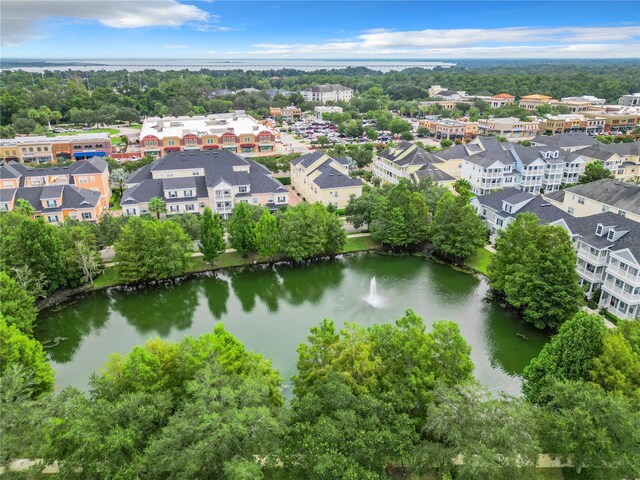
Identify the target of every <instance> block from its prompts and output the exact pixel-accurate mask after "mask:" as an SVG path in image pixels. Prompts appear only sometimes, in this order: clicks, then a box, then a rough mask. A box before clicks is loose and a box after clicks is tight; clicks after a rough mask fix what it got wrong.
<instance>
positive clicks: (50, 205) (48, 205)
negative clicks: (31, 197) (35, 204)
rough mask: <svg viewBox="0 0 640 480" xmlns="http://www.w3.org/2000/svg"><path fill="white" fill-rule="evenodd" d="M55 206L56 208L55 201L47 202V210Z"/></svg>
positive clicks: (56, 203)
mask: <svg viewBox="0 0 640 480" xmlns="http://www.w3.org/2000/svg"><path fill="white" fill-rule="evenodd" d="M57 206H58V201H57V200H47V208H51V207H57Z"/></svg>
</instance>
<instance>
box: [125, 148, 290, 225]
mask: <svg viewBox="0 0 640 480" xmlns="http://www.w3.org/2000/svg"><path fill="white" fill-rule="evenodd" d="M154 197H158V198H160V199H162V200H163V201H164V202H165V203H166V206H167V213H168V214H169V215H174V214H181V213H201V212H202V211H203V210H204V208H205V207H209V208H211V210H213V211H214V212H216V213H217V214H218V215H220V216H221V217H223V218H228V217H229V216H230V215H231V212H232V211H233V207H234V205H235V204H236V203H242V202H244V203H250V204H252V205H260V206H263V207H265V208H268V209H269V210H271V211H275V210H277V209H278V208H281V207H283V206H285V205H288V203H289V192H288V190H287V189H286V188H285V187H284V186H283V185H282V184H281V183H280V182H279V181H277V180H276V179H274V178H273V177H272V173H271V172H270V171H269V170H268V169H267V168H266V167H264V166H262V165H260V164H259V163H257V162H255V161H253V160H251V159H249V158H243V157H241V156H239V155H236V154H234V153H232V152H230V151H228V150H194V151H184V152H169V153H167V154H166V155H165V156H164V157H162V158H161V159H159V160H156V161H155V162H153V163H151V164H149V165H146V166H145V167H142V168H141V169H139V170H136V171H135V172H133V173H132V174H131V175H130V176H129V178H128V179H127V182H126V190H125V192H124V194H123V196H122V201H121V202H120V205H121V207H122V213H123V214H124V215H132V216H138V215H141V214H144V213H147V212H148V211H149V201H150V200H151V199H152V198H154Z"/></svg>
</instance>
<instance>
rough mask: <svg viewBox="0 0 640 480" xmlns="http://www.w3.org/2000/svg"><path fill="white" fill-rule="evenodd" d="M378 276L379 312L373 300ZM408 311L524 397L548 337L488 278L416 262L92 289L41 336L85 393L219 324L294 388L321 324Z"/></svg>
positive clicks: (325, 265)
mask: <svg viewBox="0 0 640 480" xmlns="http://www.w3.org/2000/svg"><path fill="white" fill-rule="evenodd" d="M373 277H375V279H376V282H375V283H376V290H377V299H378V300H379V302H374V303H375V305H376V306H375V307H373V306H372V305H371V304H370V303H368V302H367V299H368V296H369V293H370V285H371V279H372V278H373ZM407 308H413V309H414V310H415V311H416V313H418V314H419V315H420V316H422V317H423V318H424V320H425V323H426V324H427V325H430V324H431V323H432V322H433V321H434V320H440V319H443V320H452V321H455V322H457V323H458V324H459V325H460V330H461V333H462V335H463V336H464V338H465V339H466V340H467V342H469V343H470V344H471V346H472V352H471V356H472V358H473V362H474V364H475V376H476V378H477V379H478V380H479V381H480V382H481V383H483V384H484V385H486V386H487V387H489V388H490V389H491V390H503V391H505V392H507V393H511V394H519V392H520V386H521V381H520V378H519V375H520V374H521V373H522V370H523V369H524V367H525V366H526V365H527V364H528V363H529V361H530V360H531V358H533V357H534V356H536V355H537V354H538V353H539V351H540V350H541V348H542V346H543V345H544V343H545V342H546V341H547V337H546V335H545V334H544V333H542V332H539V331H537V330H535V329H533V328H532V327H530V326H528V325H527V324H525V323H524V322H523V321H522V320H521V319H519V318H518V316H517V315H516V314H514V313H513V312H511V311H509V310H507V309H505V308H503V307H501V306H500V305H499V304H498V303H497V302H495V301H493V300H491V299H490V297H489V287H488V285H487V282H486V280H485V279H484V278H478V277H475V276H473V275H469V274H466V273H462V272H458V271H455V270H453V269H452V268H450V267H448V266H446V265H440V264H437V263H433V262H430V261H427V260H425V259H422V258H418V257H411V256H407V257H391V256H384V255H378V254H362V255H357V256H351V257H348V258H343V259H335V260H330V261H329V260H328V261H322V262H316V263H312V264H309V265H304V266H289V265H284V264H283V265H277V266H265V267H260V266H258V267H249V268H242V269H235V270H228V271H219V272H216V273H215V274H212V275H211V276H208V277H201V278H197V279H192V280H188V281H185V282H184V283H182V284H180V285H173V286H167V287H159V288H157V287H156V288H146V289H141V290H136V291H131V292H125V291H119V290H116V289H111V290H108V291H102V292H95V293H93V294H90V295H88V296H87V297H84V298H82V299H80V300H79V301H78V302H76V303H74V304H71V305H69V306H67V307H65V308H63V309H61V310H59V311H53V310H48V311H44V312H43V313H42V314H41V319H40V320H41V323H40V324H39V326H38V329H37V332H36V337H37V338H38V339H39V340H41V341H47V340H51V339H54V338H55V337H66V340H63V341H62V342H61V343H60V344H59V345H58V346H56V347H53V348H49V349H47V352H48V354H49V358H50V360H51V363H52V365H53V367H54V369H55V370H56V372H57V377H56V378H57V385H58V387H64V386H67V385H73V386H76V387H79V388H81V389H86V388H87V383H88V380H89V375H90V374H91V373H92V372H95V371H98V370H99V369H100V368H101V367H102V366H103V365H104V363H105V362H106V361H107V359H108V357H109V354H111V353H114V352H118V353H123V354H124V353H127V352H129V351H130V350H131V348H132V347H133V346H135V345H139V344H142V343H144V342H145V341H146V340H148V339H150V338H154V337H160V338H164V339H169V340H180V339H181V338H182V337H184V336H186V335H193V336H197V335H201V334H203V333H206V332H209V331H211V330H212V328H213V327H214V325H215V324H216V323H218V322H223V323H224V325H225V327H226V328H227V329H228V330H229V331H230V332H231V333H233V334H234V335H235V336H236V337H237V338H239V339H240V340H241V341H242V342H243V343H244V344H245V345H246V346H247V347H248V348H249V349H251V350H254V351H257V352H261V353H263V354H264V355H265V356H267V357H268V358H271V360H272V362H273V365H274V367H276V368H277V369H279V370H280V372H281V374H282V376H283V378H285V381H284V383H285V384H290V380H289V378H290V377H291V375H293V374H294V373H295V362H296V356H297V353H296V349H297V347H298V345H299V344H300V343H301V342H304V341H305V340H306V337H307V335H308V334H309V329H310V328H311V327H312V326H314V325H316V324H318V323H319V322H320V321H321V320H322V319H323V318H330V319H332V320H335V321H336V324H337V325H339V326H341V325H342V324H343V323H344V322H345V321H350V322H358V323H359V324H361V325H365V326H366V325H372V324H374V323H382V322H393V321H394V320H396V319H398V318H400V317H401V316H402V315H403V313H404V311H405V310H406V309H407ZM518 334H519V335H518ZM523 337H526V338H523Z"/></svg>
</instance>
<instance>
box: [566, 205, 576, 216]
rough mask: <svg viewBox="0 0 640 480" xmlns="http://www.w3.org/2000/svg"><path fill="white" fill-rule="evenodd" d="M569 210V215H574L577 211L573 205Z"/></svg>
mask: <svg viewBox="0 0 640 480" xmlns="http://www.w3.org/2000/svg"><path fill="white" fill-rule="evenodd" d="M567 211H568V212H569V215H573V213H574V212H575V211H576V209H575V208H573V207H569V208H568V210H567Z"/></svg>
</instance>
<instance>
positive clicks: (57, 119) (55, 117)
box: [51, 110, 62, 125]
mask: <svg viewBox="0 0 640 480" xmlns="http://www.w3.org/2000/svg"><path fill="white" fill-rule="evenodd" d="M51 120H53V121H54V122H56V125H58V123H59V122H60V120H62V113H60V111H58V110H54V111H52V112H51Z"/></svg>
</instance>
